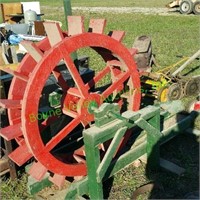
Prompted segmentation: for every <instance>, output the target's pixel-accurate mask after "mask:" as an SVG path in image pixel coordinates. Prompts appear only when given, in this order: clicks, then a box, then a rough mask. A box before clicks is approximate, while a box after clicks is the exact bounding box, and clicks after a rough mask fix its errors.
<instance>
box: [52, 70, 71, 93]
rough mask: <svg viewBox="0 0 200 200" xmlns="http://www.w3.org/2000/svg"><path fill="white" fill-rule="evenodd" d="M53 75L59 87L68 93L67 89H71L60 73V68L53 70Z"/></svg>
mask: <svg viewBox="0 0 200 200" xmlns="http://www.w3.org/2000/svg"><path fill="white" fill-rule="evenodd" d="M52 73H53V75H54V76H55V78H56V80H57V81H58V83H59V85H60V86H61V88H62V89H63V90H64V91H66V90H67V89H69V87H68V86H67V83H66V81H65V79H64V78H63V76H62V74H61V73H60V71H59V69H58V67H56V68H55V69H54V70H53V72H52Z"/></svg>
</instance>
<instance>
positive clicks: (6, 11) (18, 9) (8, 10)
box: [1, 3, 23, 24]
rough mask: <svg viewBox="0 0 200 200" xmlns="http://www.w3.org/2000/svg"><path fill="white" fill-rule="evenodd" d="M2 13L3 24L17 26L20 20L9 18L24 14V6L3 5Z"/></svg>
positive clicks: (19, 4) (18, 4) (14, 4)
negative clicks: (11, 15)
mask: <svg viewBox="0 0 200 200" xmlns="http://www.w3.org/2000/svg"><path fill="white" fill-rule="evenodd" d="M1 12H2V18H3V22H8V23H10V24H15V23H16V22H19V20H20V18H18V19H16V18H13V17H9V16H8V15H10V14H17V13H22V12H23V11H22V5H21V3H1Z"/></svg>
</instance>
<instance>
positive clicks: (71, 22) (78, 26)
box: [67, 16, 84, 36]
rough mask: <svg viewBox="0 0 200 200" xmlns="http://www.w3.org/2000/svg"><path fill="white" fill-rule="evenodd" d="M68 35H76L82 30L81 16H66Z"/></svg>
mask: <svg viewBox="0 0 200 200" xmlns="http://www.w3.org/2000/svg"><path fill="white" fill-rule="evenodd" d="M67 21H68V35H70V36H71V35H78V34H81V33H83V32H84V23H83V17H82V16H68V17H67Z"/></svg>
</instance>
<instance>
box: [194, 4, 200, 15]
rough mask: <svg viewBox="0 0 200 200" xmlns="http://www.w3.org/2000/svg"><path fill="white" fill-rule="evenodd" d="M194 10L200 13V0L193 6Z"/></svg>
mask: <svg viewBox="0 0 200 200" xmlns="http://www.w3.org/2000/svg"><path fill="white" fill-rule="evenodd" d="M194 10H195V11H196V13H198V14H200V2H197V3H196V4H195V6H194Z"/></svg>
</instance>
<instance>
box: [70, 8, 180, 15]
mask: <svg viewBox="0 0 200 200" xmlns="http://www.w3.org/2000/svg"><path fill="white" fill-rule="evenodd" d="M72 9H73V10H80V11H85V12H112V13H143V14H159V15H172V14H173V15H174V14H176V15H177V14H179V12H169V9H168V8H142V7H121V8H119V7H73V8H72ZM173 11H175V10H173Z"/></svg>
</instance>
